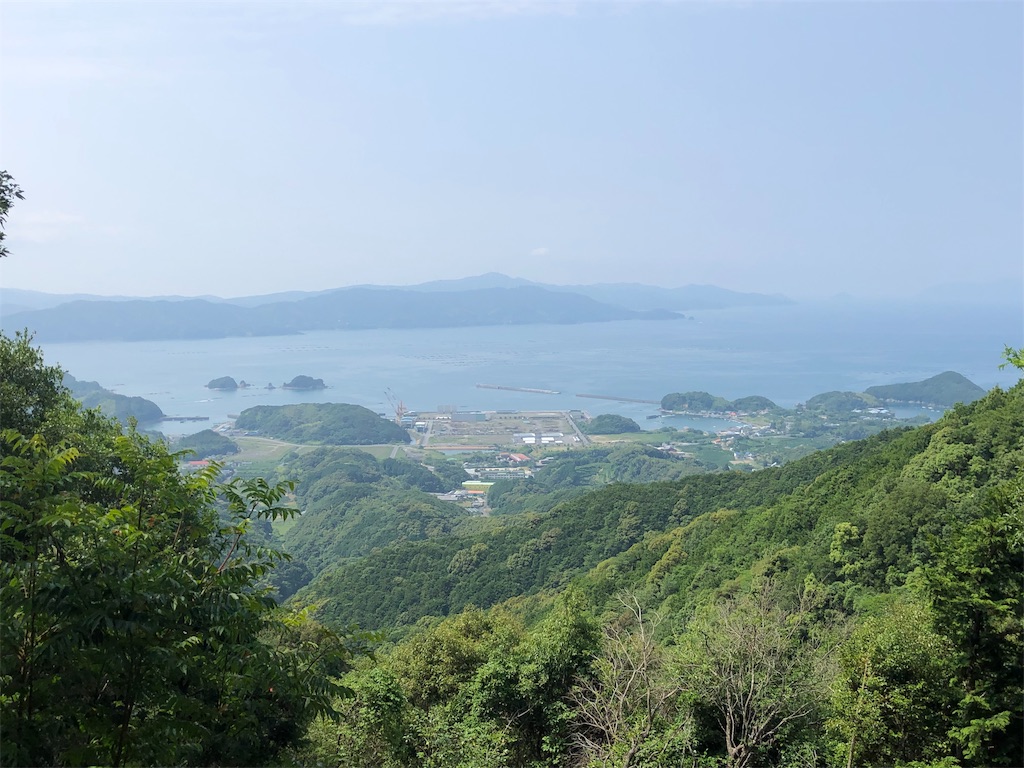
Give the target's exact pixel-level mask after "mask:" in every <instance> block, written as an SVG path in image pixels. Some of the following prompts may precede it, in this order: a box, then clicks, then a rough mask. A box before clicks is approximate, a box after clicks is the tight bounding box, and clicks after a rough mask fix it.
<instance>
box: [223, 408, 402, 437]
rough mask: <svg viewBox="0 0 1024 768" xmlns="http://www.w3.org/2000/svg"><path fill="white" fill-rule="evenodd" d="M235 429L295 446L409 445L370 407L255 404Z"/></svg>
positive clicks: (400, 429) (247, 410)
mask: <svg viewBox="0 0 1024 768" xmlns="http://www.w3.org/2000/svg"><path fill="white" fill-rule="evenodd" d="M235 426H236V427H238V429H245V430H251V431H253V432H258V433H260V434H262V435H266V436H267V437H275V438H278V439H279V440H287V441H289V442H295V443H314V444H321V445H377V444H381V443H408V442H409V433H408V432H406V431H405V430H404V429H402V428H401V427H400V426H398V425H397V424H395V423H394V422H391V421H387V420H386V419H383V418H381V417H380V416H378V415H377V414H376V413H374V412H373V411H371V410H370V409H369V408H364V407H363V406H361V405H349V404H347V403H300V404H298V405H257V406H256V407H254V408H246V409H245V410H244V411H242V412H241V413H240V414H239V415H238V418H237V419H235Z"/></svg>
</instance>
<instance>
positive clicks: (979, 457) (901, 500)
mask: <svg viewBox="0 0 1024 768" xmlns="http://www.w3.org/2000/svg"><path fill="white" fill-rule="evenodd" d="M1022 467H1024V385H1021V384H1018V385H1017V386H1016V387H1014V388H1012V389H1011V390H1009V391H1000V390H995V391H993V392H990V393H989V394H988V395H986V396H985V397H984V398H982V399H980V400H978V401H977V402H975V403H973V404H971V405H967V406H964V405H960V406H957V407H956V408H954V409H953V410H952V411H950V412H949V413H948V414H947V415H946V416H945V417H944V418H943V419H942V420H941V421H939V422H937V423H935V424H932V425H929V426H925V427H921V428H917V429H904V430H898V431H889V432H885V433H882V434H880V435H877V436H875V437H872V438H869V439H867V440H863V441H858V442H854V443H848V444H844V445H841V446H838V447H836V448H833V449H831V450H828V451H824V452H821V453H817V454H814V455H812V456H809V457H807V458H805V459H803V460H800V461H797V462H794V463H792V464H790V465H787V466H784V467H781V468H776V469H770V470H765V471H761V472H756V473H753V474H739V473H724V474H712V475H701V476H694V477H687V478H683V479H681V480H678V481H675V482H669V483H655V484H647V485H626V484H615V485H610V486H608V487H605V488H601V489H599V490H595V491H592V492H590V493H587V494H585V495H583V496H580V497H578V498H574V499H571V500H568V501H565V502H562V503H560V504H556V505H555V506H553V507H552V508H550V510H549V511H547V512H544V513H541V514H537V513H524V514H517V515H512V516H510V517H506V518H502V520H501V525H500V527H497V528H494V529H488V530H482V531H478V532H476V533H475V534H472V535H463V536H459V535H447V536H439V537H436V538H432V539H430V540H429V541H424V542H408V543H404V544H400V545H398V546H393V547H386V548H383V549H380V550H378V551H376V552H375V553H373V555H372V556H370V557H366V558H363V559H361V560H356V561H352V562H349V563H346V564H344V565H342V566H340V567H336V568H327V569H325V570H324V571H323V573H322V574H321V575H320V577H318V578H317V579H316V580H314V582H313V583H312V584H311V585H310V586H309V587H307V588H306V589H305V590H304V591H303V592H301V593H300V594H299V596H298V599H299V600H300V601H316V602H317V603H318V604H321V605H322V614H321V615H322V616H323V618H324V620H326V621H328V622H329V623H340V624H344V623H346V622H348V621H353V620H354V621H358V622H361V623H363V624H364V625H366V626H368V627H376V628H380V629H385V630H396V629H400V630H401V631H400V632H398V635H397V636H398V637H405V638H406V639H404V640H401V641H400V642H399V643H398V644H397V645H396V646H395V647H394V648H393V649H392V650H390V651H389V652H388V653H386V654H384V655H383V656H382V657H381V658H380V660H379V661H378V663H376V664H373V665H370V666H367V668H366V669H363V670H362V671H360V672H358V673H354V675H353V676H352V677H351V678H350V684H352V685H353V686H354V687H355V688H356V689H357V690H358V692H359V693H358V697H357V702H359V704H358V706H357V705H355V704H354V705H353V707H354V708H353V707H349V708H346V710H345V711H346V713H347V719H346V721H345V722H344V723H343V724H342V725H341V726H340V727H339V726H333V725H330V726H329V725H327V724H326V723H324V724H321V726H318V728H319V729H320V730H317V729H314V732H313V735H314V746H313V747H311V749H312V752H310V753H309V754H316V755H319V756H321V757H323V756H325V755H330V758H329V759H331V760H335V759H337V760H340V761H341V764H364V763H363V762H361V761H365V760H366V759H367V758H366V755H367V754H371V753H372V754H373V755H374V756H375V757H374V759H375V760H377V761H378V764H395V765H399V764H400V765H412V764H422V765H435V764H449V762H450V764H453V765H527V764H552V763H554V762H556V761H557V760H569V761H571V762H576V763H578V764H581V765H582V764H613V765H678V764H680V762H682V761H685V762H686V764H693V765H709V766H710V765H718V764H721V762H720V761H725V763H726V764H729V765H737V766H740V765H744V766H745V765H837V766H838V765H896V764H910V763H914V762H915V761H916V762H917V763H919V764H929V765H932V764H934V765H939V764H942V765H979V766H981V765H1017V764H1020V762H1021V761H1022V758H1024V754H1022V751H1021V744H1020V739H1019V738H1018V736H1019V734H1020V733H1021V728H1022V725H1024V723H1022V720H1021V708H1020V701H1021V695H1022V687H1021V681H1022V679H1024V669H1022V666H1021V648H1022V645H1021V641H1022V635H1021V578H1022V577H1021V567H1022V565H1024V563H1022V559H1021V553H1022V543H1024V521H1022V509H1024V480H1022ZM368 595H372V596H373V599H372V600H368V599H367V596H368ZM426 616H434V617H448V618H444V619H442V620H440V621H438V620H437V619H426V618H423V617H426ZM538 622H539V623H538ZM412 625H415V628H414V629H412V631H411V634H410V633H409V629H408V628H409V627H410V626H412ZM403 628H404V629H403ZM427 659H430V661H429V662H427V661H426V660H427ZM424 664H429V667H424V666H422V665H424ZM741 692H742V695H741ZM385 702H387V705H386V706H387V709H386V711H385V710H377V709H374V708H375V707H384V706H385ZM367 707H369V709H370V711H377V712H378V714H379V719H378V720H373V719H367V717H366V713H367V711H368V710H367ZM428 744H430V745H433V746H431V747H430V748H429V749H428V748H427V747H426V745H428ZM425 749H426V751H424V750H425Z"/></svg>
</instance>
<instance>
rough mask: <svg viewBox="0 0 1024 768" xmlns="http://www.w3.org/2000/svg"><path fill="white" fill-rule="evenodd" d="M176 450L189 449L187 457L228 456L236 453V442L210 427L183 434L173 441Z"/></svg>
mask: <svg viewBox="0 0 1024 768" xmlns="http://www.w3.org/2000/svg"><path fill="white" fill-rule="evenodd" d="M174 449H175V450H176V451H189V452H190V456H189V458H196V459H205V458H207V457H209V456H229V455H231V454H233V453H238V444H237V443H235V441H234V440H231V439H230V438H227V437H225V436H224V435H222V434H220V433H219V432H214V431H213V430H212V429H204V430H202V431H201V432H196V433H195V434H192V435H185V436H184V437H182V438H181V439H180V440H178V441H177V442H175V444H174Z"/></svg>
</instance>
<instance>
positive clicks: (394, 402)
mask: <svg viewBox="0 0 1024 768" xmlns="http://www.w3.org/2000/svg"><path fill="white" fill-rule="evenodd" d="M384 396H385V397H386V398H387V399H388V402H389V403H391V407H392V408H393V409H394V411H395V424H401V423H402V417H403V416H405V414H406V410H407V409H406V407H405V403H403V402H402V401H401V400H399V399H398V395H396V394H395V393H394V391H392V389H391V387H384Z"/></svg>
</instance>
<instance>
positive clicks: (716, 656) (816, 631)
mask: <svg viewBox="0 0 1024 768" xmlns="http://www.w3.org/2000/svg"><path fill="white" fill-rule="evenodd" d="M810 593H811V590H810V589H805V591H804V594H803V596H802V598H801V600H800V603H799V604H798V605H797V606H795V607H792V608H787V607H786V606H785V604H784V603H783V599H784V596H783V595H782V594H781V591H780V590H779V589H777V588H776V586H775V584H774V583H773V582H772V581H771V580H769V579H765V580H763V581H762V582H761V583H760V584H758V585H756V586H755V587H754V588H753V589H751V591H750V592H748V593H745V594H743V595H741V596H740V597H738V598H732V599H729V600H727V601H725V602H724V603H720V604H718V605H711V606H708V607H706V608H705V609H704V610H703V612H702V613H700V614H698V615H697V616H696V617H695V619H694V621H693V622H692V623H691V624H690V626H689V627H688V628H687V631H686V633H685V635H684V636H683V637H682V638H680V640H681V642H680V645H681V661H682V663H683V664H682V668H683V674H684V686H685V687H686V689H687V690H688V691H689V693H690V694H691V695H692V696H693V697H694V698H695V700H696V702H697V704H698V706H701V705H704V706H707V707H710V708H711V710H712V711H714V712H715V713H716V716H715V719H716V721H717V723H718V726H719V728H720V729H721V733H722V735H723V736H724V739H725V748H726V753H727V755H728V760H729V764H730V765H731V766H735V767H736V768H745V766H749V765H754V764H763V762H766V761H765V758H764V754H763V753H764V752H765V751H766V750H767V749H768V748H770V747H771V746H772V745H773V744H775V743H776V742H777V741H778V740H780V738H781V737H782V736H784V735H785V734H786V733H787V732H788V731H791V730H793V729H795V728H796V727H797V726H800V725H806V724H808V723H810V722H812V721H813V720H814V719H815V718H816V717H817V716H818V713H819V710H820V709H821V708H822V706H823V704H824V702H825V701H826V700H827V693H826V691H827V686H828V682H829V680H830V678H831V677H832V673H831V670H830V668H829V655H830V651H831V650H832V647H831V642H830V639H829V638H828V636H827V635H826V634H825V633H823V632H822V629H821V627H816V626H815V625H814V622H812V621H811V616H812V611H811V607H812V606H811V598H812V595H811V594H810Z"/></svg>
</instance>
